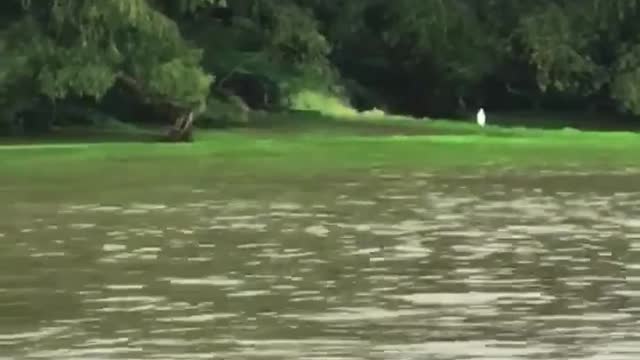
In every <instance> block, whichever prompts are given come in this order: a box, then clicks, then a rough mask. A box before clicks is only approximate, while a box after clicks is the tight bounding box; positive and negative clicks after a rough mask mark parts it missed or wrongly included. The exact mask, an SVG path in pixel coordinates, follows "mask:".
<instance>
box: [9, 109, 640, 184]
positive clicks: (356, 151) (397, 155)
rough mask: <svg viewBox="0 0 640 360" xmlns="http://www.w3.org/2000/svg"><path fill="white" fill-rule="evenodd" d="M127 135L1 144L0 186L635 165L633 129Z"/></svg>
mask: <svg viewBox="0 0 640 360" xmlns="http://www.w3.org/2000/svg"><path fill="white" fill-rule="evenodd" d="M96 139H97V138H96ZM114 139H117V137H116V136H114V137H113V138H112V140H114ZM126 140H127V141H120V142H118V141H116V140H114V141H113V142H101V143H98V142H94V141H95V139H93V140H92V139H89V141H86V140H84V139H82V138H80V137H79V135H78V134H76V135H74V136H72V137H64V136H59V137H53V138H50V139H49V140H47V141H37V142H36V144H35V145H34V144H33V142H32V144H30V145H26V146H25V145H16V144H10V145H4V146H0V186H17V184H27V185H30V186H38V185H42V186H47V185H74V186H79V187H82V186H94V184H96V183H98V184H114V185H122V186H125V185H128V186H134V185H139V186H144V184H146V183H148V182H150V181H152V182H158V181H161V182H167V183H187V182H193V181H217V180H218V179H231V178H233V179H234V180H233V181H248V182H251V181H261V180H268V179H285V178H302V177H326V176H334V175H335V176H339V175H340V174H347V173H353V172H359V171H362V170H367V169H371V168H378V169H384V170H388V171H396V172H402V171H438V172H448V171H455V172H470V173H477V172H479V171H483V172H492V171H494V172H498V171H501V172H509V171H513V172H520V171H536V170H539V169H544V170H579V171H588V172H607V171H612V170H620V169H625V168H630V167H631V168H635V167H638V168H639V169H640V167H639V166H638V165H639V164H640V161H639V160H638V154H640V136H639V135H637V134H635V133H624V132H607V133H604V132H603V133H598V132H579V131H575V130H532V129H524V128H501V127H492V126H489V127H487V128H479V127H478V126H476V125H475V124H473V123H460V122H451V121H439V120H425V121H421V120H414V119H406V118H395V119H388V118H374V117H354V118H348V119H336V118H327V117H324V116H319V115H314V114H313V113H299V114H293V115H280V116H278V115H263V116H262V117H260V116H257V117H256V118H255V119H254V122H253V123H252V124H250V125H249V126H247V127H245V128H240V129H234V130H225V131H212V130H207V131H198V132H197V134H196V141H195V142H193V143H187V144H171V143H152V142H148V141H146V142H143V141H140V142H134V141H130V140H131V139H129V138H127V139H126ZM51 143H53V144H51Z"/></svg>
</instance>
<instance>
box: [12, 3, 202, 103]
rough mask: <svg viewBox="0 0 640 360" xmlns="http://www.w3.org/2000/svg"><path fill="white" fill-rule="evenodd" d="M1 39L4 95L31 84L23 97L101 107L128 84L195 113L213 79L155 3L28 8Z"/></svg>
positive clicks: (38, 5)
mask: <svg viewBox="0 0 640 360" xmlns="http://www.w3.org/2000/svg"><path fill="white" fill-rule="evenodd" d="M203 1H204V0H203ZM189 3H190V4H195V3H196V2H195V1H191V2H189ZM47 19H50V20H47ZM0 39H2V40H1V41H0V50H2V54H3V60H2V62H3V65H5V66H3V71H2V72H0V89H10V88H12V87H14V86H15V85H16V84H23V85H27V87H28V88H29V89H30V90H31V91H30V93H25V94H23V96H25V97H37V96H40V95H44V96H46V97H48V98H50V99H52V100H59V99H65V98H67V97H81V98H84V97H91V98H94V99H96V100H99V99H100V98H102V97H103V96H104V95H105V94H106V92H107V91H108V90H109V89H111V88H112V87H113V86H114V84H116V82H117V81H118V80H120V79H126V80H127V83H128V84H129V85H130V86H133V87H134V88H135V90H137V91H138V92H140V93H141V95H142V96H143V97H144V98H146V99H151V101H156V100H159V99H166V100H167V101H170V102H173V103H176V104H178V105H180V106H183V107H192V108H193V107H197V106H198V105H199V104H202V103H204V101H205V99H206V97H207V95H208V92H209V84H210V82H211V81H212V79H213V78H212V76H210V75H208V74H207V73H205V72H204V71H203V70H202V69H201V68H200V65H199V62H200V60H201V55H202V54H201V52H200V51H198V50H195V49H193V48H192V47H191V45H189V44H188V43H187V42H186V41H185V40H184V39H183V38H182V35H181V34H180V31H179V29H178V27H177V25H176V24H175V22H174V21H172V20H171V19H170V18H169V17H167V16H166V15H165V14H163V13H161V12H159V11H158V10H157V9H155V8H154V2H153V1H150V0H55V1H40V2H25V9H24V11H23V12H22V13H21V14H20V16H18V17H16V18H15V19H14V20H13V21H11V22H10V23H9V24H8V26H6V27H5V29H4V30H3V31H2V32H1V33H0Z"/></svg>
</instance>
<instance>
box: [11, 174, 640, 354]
mask: <svg viewBox="0 0 640 360" xmlns="http://www.w3.org/2000/svg"><path fill="white" fill-rule="evenodd" d="M639 180H640V177H638V176H635V175H610V176H607V175H602V176H589V175H572V174H564V175H547V176H532V175H529V176H524V175H504V176H491V177H488V176H477V177H472V176H447V177H445V176H437V175H434V174H426V173H412V174H389V173H383V172H372V173H370V174H367V175H366V176H364V175H362V174H360V175H358V176H353V177H342V178H339V179H338V178H336V179H324V180H322V181H321V182H318V181H314V180H309V179H307V180H304V181H300V182H297V183H296V182H295V181H290V182H288V183H287V182H284V183H281V184H278V183H275V182H274V183H272V184H269V183H261V184H260V185H254V186H248V185H237V186H236V185H234V184H232V183H221V182H217V183H216V182H212V183H211V185H210V186H209V187H208V188H207V187H204V188H191V187H189V186H187V185H182V186H181V185H180V184H178V186H172V187H169V186H162V187H160V186H158V188H154V187H153V186H150V187H149V188H147V189H144V191H140V190H139V191H135V192H131V191H125V190H121V191H119V190H114V189H112V190H113V191H111V192H110V195H109V197H108V198H104V197H99V198H98V197H91V196H87V197H85V198H83V197H82V196H78V195H75V196H72V195H70V196H69V197H68V198H66V197H64V196H60V191H61V190H60V189H62V188H64V184H59V186H60V188H58V190H56V188H55V187H54V185H55V184H54V185H52V188H51V190H50V191H51V194H52V196H50V197H48V196H46V194H44V195H42V196H27V194H26V193H25V196H20V194H19V193H18V194H16V192H15V189H14V190H11V189H4V195H3V194H2V193H0V197H4V198H5V200H6V199H11V201H1V202H0V215H2V219H1V220H0V269H1V270H0V358H2V357H3V356H4V357H6V358H33V359H201V358H202V359H309V360H310V359H318V360H319V359H327V360H338V359H341V360H342V359H350V360H351V359H353V360H355V359H398V360H400V359H465V360H468V359H478V360H479V359H606V360H613V359H620V360H626V359H629V360H632V359H633V360H635V359H638V358H640V188H639V186H638V184H640V182H639ZM56 191H58V192H56ZM54 194H55V196H54Z"/></svg>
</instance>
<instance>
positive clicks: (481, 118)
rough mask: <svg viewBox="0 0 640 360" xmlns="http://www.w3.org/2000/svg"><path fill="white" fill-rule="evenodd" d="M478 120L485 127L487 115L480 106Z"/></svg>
mask: <svg viewBox="0 0 640 360" xmlns="http://www.w3.org/2000/svg"><path fill="white" fill-rule="evenodd" d="M476 122H477V123H478V125H480V126H482V127H484V124H485V123H486V122H487V116H486V115H485V114H484V109H483V108H480V110H479V111H478V114H477V115H476Z"/></svg>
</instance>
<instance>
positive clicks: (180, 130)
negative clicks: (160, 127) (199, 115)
mask: <svg viewBox="0 0 640 360" xmlns="http://www.w3.org/2000/svg"><path fill="white" fill-rule="evenodd" d="M167 140H169V141H172V142H191V141H193V111H190V112H189V114H187V115H182V116H179V117H178V118H177V119H176V121H175V124H174V125H173V127H172V128H171V129H169V133H168V134H167Z"/></svg>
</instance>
